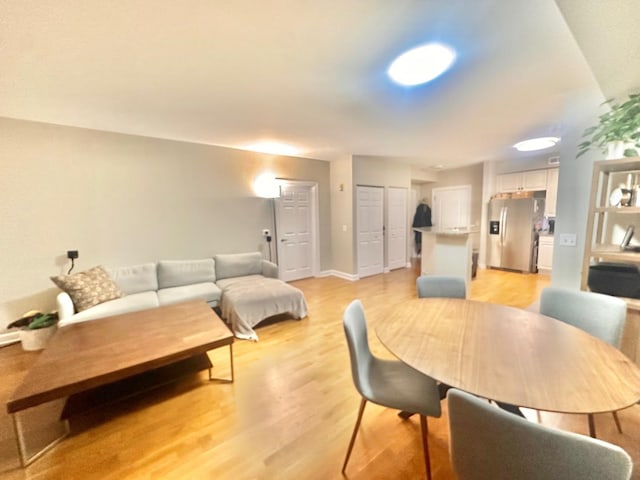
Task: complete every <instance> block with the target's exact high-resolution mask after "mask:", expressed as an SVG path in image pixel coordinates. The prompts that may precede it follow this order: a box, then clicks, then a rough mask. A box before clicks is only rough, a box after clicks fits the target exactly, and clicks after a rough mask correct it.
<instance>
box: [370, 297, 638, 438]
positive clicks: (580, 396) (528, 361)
mask: <svg viewBox="0 0 640 480" xmlns="http://www.w3.org/2000/svg"><path fill="white" fill-rule="evenodd" d="M375 331H376V334H377V336H378V338H379V339H380V341H381V342H382V344H383V345H384V346H385V347H386V348H387V349H388V350H389V351H390V352H391V353H393V354H394V355H395V356H396V357H398V359H400V360H401V361H402V362H404V363H406V364H407V365H410V366H411V367H413V368H415V369H416V370H418V371H420V372H422V373H424V374H425V375H428V376H430V377H432V378H434V379H435V380H438V381H440V382H442V383H445V384H447V385H450V386H452V387H455V388H459V389H461V390H464V391H466V392H469V393H472V394H474V395H478V396H480V397H483V398H486V399H489V400H494V401H497V402H503V403H508V404H512V405H517V406H520V407H526V408H532V409H536V410H541V411H548V412H559V413H581V414H595V413H604V412H615V411H617V410H621V409H624V408H627V407H629V406H631V405H633V404H635V403H636V402H638V401H639V400H640V368H639V367H638V366H637V365H636V364H635V363H634V362H632V361H631V360H630V359H629V358H627V357H626V356H625V355H624V354H623V353H622V352H621V351H620V350H618V349H617V348H615V347H613V346H611V345H609V344H608V343H605V342H603V341H602V340H600V339H598V338H595V337H593V336H591V335H589V334H588V333H586V332H584V331H583V330H580V329H578V328H576V327H573V326H571V325H569V324H566V323H563V322H561V321H558V320H555V319H553V318H551V317H547V316H545V315H541V314H539V313H535V312H531V311H527V310H522V309H519V308H514V307H508V306H504V305H497V304H492V303H486V302H479V301H474V300H462V299H451V298H417V299H411V300H408V301H406V302H403V303H401V304H398V305H396V306H393V307H392V308H390V309H389V310H388V312H387V314H386V315H385V316H383V317H380V319H379V320H378V322H377V323H376V324H375ZM590 427H591V425H590Z"/></svg>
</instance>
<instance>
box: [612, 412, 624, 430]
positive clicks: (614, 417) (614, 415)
mask: <svg viewBox="0 0 640 480" xmlns="http://www.w3.org/2000/svg"><path fill="white" fill-rule="evenodd" d="M611 415H613V421H614V422H616V427H618V433H622V426H621V425H620V419H619V418H618V412H611Z"/></svg>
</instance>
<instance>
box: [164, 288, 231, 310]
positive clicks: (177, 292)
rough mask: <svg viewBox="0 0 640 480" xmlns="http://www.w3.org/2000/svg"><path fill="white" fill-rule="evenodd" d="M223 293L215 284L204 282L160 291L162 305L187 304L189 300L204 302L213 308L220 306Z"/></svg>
mask: <svg viewBox="0 0 640 480" xmlns="http://www.w3.org/2000/svg"><path fill="white" fill-rule="evenodd" d="M221 295H222V291H221V290H220V289H219V288H218V287H217V286H216V284H215V283H211V282H204V283H196V284H194V285H184V286H181V287H170V288H161V289H160V290H158V300H159V302H160V305H169V304H172V303H179V302H186V301H189V300H204V301H205V302H207V303H208V304H209V305H211V306H212V307H215V306H216V305H218V302H219V301H220V296H221Z"/></svg>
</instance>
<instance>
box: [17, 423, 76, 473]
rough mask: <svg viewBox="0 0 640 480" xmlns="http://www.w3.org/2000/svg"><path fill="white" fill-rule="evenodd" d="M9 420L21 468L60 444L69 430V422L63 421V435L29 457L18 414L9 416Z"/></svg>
mask: <svg viewBox="0 0 640 480" xmlns="http://www.w3.org/2000/svg"><path fill="white" fill-rule="evenodd" d="M11 420H12V421H13V431H14V432H15V435H16V442H17V444H18V454H19V455H20V464H21V465H22V467H26V466H28V465H30V464H31V463H33V462H34V461H36V460H37V459H38V458H40V457H41V456H42V455H44V454H45V453H46V452H48V451H49V450H51V449H52V448H53V447H55V446H56V445H57V444H58V443H60V442H61V441H62V440H63V439H64V438H66V437H67V436H68V435H69V433H70V432H71V429H70V428H69V421H68V420H63V422H62V423H63V425H64V433H63V434H62V435H61V436H59V437H58V438H56V439H54V440H53V441H52V442H50V443H48V444H47V445H45V446H44V447H43V448H41V449H40V450H38V451H37V452H36V453H34V454H33V455H31V456H29V454H28V453H27V442H26V439H25V435H24V432H23V430H22V424H21V423H20V419H19V418H18V412H16V413H14V414H12V415H11Z"/></svg>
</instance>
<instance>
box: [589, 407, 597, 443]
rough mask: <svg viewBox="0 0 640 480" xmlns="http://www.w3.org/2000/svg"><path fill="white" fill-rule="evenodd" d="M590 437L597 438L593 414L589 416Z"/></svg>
mask: <svg viewBox="0 0 640 480" xmlns="http://www.w3.org/2000/svg"><path fill="white" fill-rule="evenodd" d="M589 436H590V437H591V438H596V423H595V421H594V418H593V413H590V414H589Z"/></svg>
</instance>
